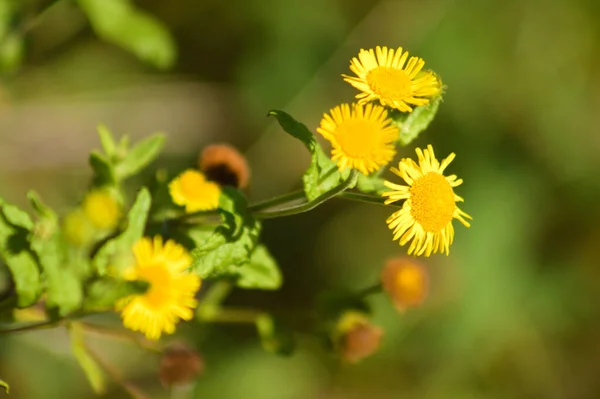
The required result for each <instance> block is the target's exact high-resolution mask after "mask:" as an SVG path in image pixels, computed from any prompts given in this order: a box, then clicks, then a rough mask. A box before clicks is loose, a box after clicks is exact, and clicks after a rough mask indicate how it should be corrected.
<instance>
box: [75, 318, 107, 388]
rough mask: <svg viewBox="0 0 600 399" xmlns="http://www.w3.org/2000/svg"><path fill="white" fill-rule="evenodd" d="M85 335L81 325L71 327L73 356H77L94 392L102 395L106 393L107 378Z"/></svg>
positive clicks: (76, 324)
mask: <svg viewBox="0 0 600 399" xmlns="http://www.w3.org/2000/svg"><path fill="white" fill-rule="evenodd" d="M83 334H84V331H83V328H82V327H81V325H80V324H79V323H71V324H70V325H69V337H70V338H71V350H72V351H73V355H75V359H77V362H78V363H79V365H80V366H81V368H82V370H83V372H84V373H85V375H86V377H87V379H88V381H89V382H90V385H91V386H92V389H93V390H94V392H96V393H97V394H99V395H101V394H103V393H104V392H105V391H106V378H105V375H104V372H103V371H102V368H101V367H100V366H99V365H98V363H97V362H96V360H95V359H94V356H93V355H92V354H90V352H89V350H88V348H87V345H86V344H85V339H84V335H83Z"/></svg>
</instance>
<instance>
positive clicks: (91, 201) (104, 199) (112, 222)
mask: <svg viewBox="0 0 600 399" xmlns="http://www.w3.org/2000/svg"><path fill="white" fill-rule="evenodd" d="M81 208H82V209H83V213H84V214H85V216H86V217H87V218H88V219H89V220H90V222H92V224H93V225H94V226H95V227H96V228H99V229H106V230H109V229H113V228H115V227H116V226H117V224H118V223H119V219H120V218H121V214H122V209H121V205H119V203H118V202H117V201H116V200H115V198H114V197H113V196H112V195H111V194H110V193H109V192H108V191H106V190H102V189H95V190H92V191H90V192H89V193H88V194H87V195H86V196H85V198H84V199H83V204H82V205H81Z"/></svg>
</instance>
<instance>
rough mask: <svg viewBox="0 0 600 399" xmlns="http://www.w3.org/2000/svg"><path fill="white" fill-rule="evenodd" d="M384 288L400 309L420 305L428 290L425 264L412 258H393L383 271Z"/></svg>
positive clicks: (382, 281)
mask: <svg viewBox="0 0 600 399" xmlns="http://www.w3.org/2000/svg"><path fill="white" fill-rule="evenodd" d="M381 283H382V285H383V289H384V290H385V292H386V293H387V294H388V295H389V296H390V298H391V299H392V301H393V303H394V306H395V307H396V309H398V310H399V311H401V312H402V311H404V310H406V309H407V308H410V307H414V306H418V305H420V304H421V303H422V302H423V300H424V299H425V297H426V296H427V291H428V285H429V281H428V276H427V271H426V269H425V267H423V265H421V264H420V263H419V262H417V261H416V260H414V259H412V258H408V257H407V258H393V259H390V260H388V261H387V263H386V265H385V267H384V268H383V270H382V272H381Z"/></svg>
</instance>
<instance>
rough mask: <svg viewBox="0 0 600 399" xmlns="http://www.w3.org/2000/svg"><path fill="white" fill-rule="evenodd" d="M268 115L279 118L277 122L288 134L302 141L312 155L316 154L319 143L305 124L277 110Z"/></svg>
mask: <svg viewBox="0 0 600 399" xmlns="http://www.w3.org/2000/svg"><path fill="white" fill-rule="evenodd" d="M267 115H268V116H274V117H275V118H277V122H279V125H280V126H281V127H282V128H283V130H285V131H286V133H289V134H290V135H291V136H293V137H295V138H297V139H298V140H300V141H301V142H302V143H303V144H304V145H305V146H306V148H307V149H308V151H310V152H311V153H313V152H315V146H316V145H317V141H316V140H315V136H314V135H313V134H312V132H311V131H310V130H308V128H307V127H306V126H305V125H304V124H302V123H300V122H298V121H296V120H295V119H294V118H292V117H291V116H290V115H289V114H287V113H285V112H283V111H279V110H276V109H274V110H271V111H269V113H268V114H267Z"/></svg>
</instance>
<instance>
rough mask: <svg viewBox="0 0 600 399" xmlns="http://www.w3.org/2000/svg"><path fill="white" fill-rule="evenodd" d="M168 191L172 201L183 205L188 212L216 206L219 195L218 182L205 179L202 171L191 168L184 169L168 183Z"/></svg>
mask: <svg viewBox="0 0 600 399" xmlns="http://www.w3.org/2000/svg"><path fill="white" fill-rule="evenodd" d="M169 192H170V193H171V198H172V199H173V202H175V203H176V204H177V205H181V206H185V211H186V212H189V213H192V212H198V211H208V210H211V209H215V208H217V207H218V206H219V196H220V195H221V189H220V188H219V185H218V184H216V183H213V182H211V181H208V180H206V177H205V176H204V175H203V174H202V173H200V172H198V171H197V170H193V169H188V170H186V171H185V172H183V173H182V174H180V175H179V176H177V177H176V178H175V179H174V180H173V181H172V182H171V183H169Z"/></svg>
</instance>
